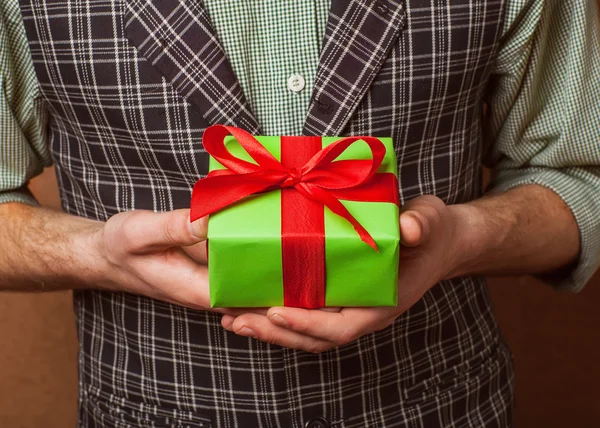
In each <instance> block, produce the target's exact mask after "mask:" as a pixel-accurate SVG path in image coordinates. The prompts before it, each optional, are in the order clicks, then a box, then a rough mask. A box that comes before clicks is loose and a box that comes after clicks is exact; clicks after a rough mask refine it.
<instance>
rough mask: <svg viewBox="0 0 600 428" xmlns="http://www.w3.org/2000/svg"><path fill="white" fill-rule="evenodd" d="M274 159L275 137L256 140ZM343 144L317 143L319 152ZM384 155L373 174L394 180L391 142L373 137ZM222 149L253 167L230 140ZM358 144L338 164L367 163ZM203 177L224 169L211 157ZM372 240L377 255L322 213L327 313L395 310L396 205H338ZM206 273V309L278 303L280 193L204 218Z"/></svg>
mask: <svg viewBox="0 0 600 428" xmlns="http://www.w3.org/2000/svg"><path fill="white" fill-rule="evenodd" d="M255 138H256V139H257V140H258V141H259V142H260V143H261V144H262V145H263V146H264V147H265V148H266V149H267V150H268V151H269V152H270V153H271V154H272V155H273V156H274V157H275V158H277V160H281V156H280V154H281V148H280V137H276V136H275V137H274V136H256V137H255ZM341 138H342V137H323V138H322V144H323V147H325V146H327V145H329V144H331V143H333V142H335V141H337V140H339V139H341ZM379 140H380V141H381V142H382V143H383V144H384V145H385V148H386V154H385V157H384V160H383V163H382V164H381V166H380V168H379V169H378V173H383V172H387V173H393V174H394V175H397V167H396V156H395V152H394V149H393V142H392V139H391V138H379ZM225 145H226V147H227V149H228V150H229V151H230V152H231V153H232V154H233V155H234V156H237V157H239V158H241V159H244V160H247V161H249V162H253V161H252V159H251V158H250V156H249V155H248V154H247V153H246V151H245V150H244V149H243V148H242V147H241V146H240V145H239V143H238V142H237V141H236V140H235V138H233V137H232V136H229V137H227V138H226V139H225ZM371 157H372V154H371V152H370V150H369V148H368V146H367V144H366V143H364V142H362V141H361V142H358V143H355V144H353V145H352V146H350V147H349V148H348V149H347V150H346V151H345V152H344V153H343V154H342V155H341V156H339V157H338V158H337V160H343V159H364V160H370V159H371ZM209 169H210V171H214V170H217V169H224V167H223V166H222V165H220V164H219V163H218V162H217V161H216V160H215V159H213V158H212V157H211V158H210V164H209ZM341 202H342V203H343V205H344V206H345V207H346V208H347V209H348V211H350V213H351V214H352V215H353V216H354V217H355V218H356V219H357V220H358V221H359V222H360V223H361V224H362V225H363V226H364V227H365V228H366V230H367V231H368V232H369V233H370V235H371V236H372V237H373V239H374V240H375V242H376V244H377V246H378V249H379V252H377V251H375V250H374V249H373V248H371V247H369V246H368V245H366V244H365V243H364V242H363V241H361V239H360V237H359V236H358V235H357V233H356V231H355V230H354V229H353V227H352V225H351V224H350V223H349V222H348V221H346V220H345V219H343V218H341V217H339V216H337V215H335V214H333V213H332V212H331V211H330V210H329V209H328V208H326V207H323V209H324V214H325V272H326V285H325V303H326V306H340V307H348V306H396V305H397V295H398V284H397V282H398V259H399V242H400V233H399V224H398V215H399V212H398V211H399V210H398V206H397V205H396V204H394V203H388V202H358V201H343V200H342V201H341ZM208 270H209V284H210V301H211V306H212V307H270V306H281V305H283V304H284V291H283V290H284V284H283V269H282V243H281V190H273V191H269V192H266V193H261V194H257V195H253V196H250V197H247V198H245V199H243V200H242V201H240V202H238V203H236V204H234V205H231V206H229V207H227V208H225V209H223V210H221V211H219V212H217V213H214V214H211V215H210V217H209V223H208Z"/></svg>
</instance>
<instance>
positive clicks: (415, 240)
mask: <svg viewBox="0 0 600 428" xmlns="http://www.w3.org/2000/svg"><path fill="white" fill-rule="evenodd" d="M457 227H458V222H457V219H456V218H455V216H454V215H453V213H452V211H451V210H450V209H449V208H448V207H447V206H446V205H444V203H443V202H442V201H441V200H440V199H439V198H436V197H433V196H422V197H420V198H416V199H414V200H413V201H411V202H409V203H408V204H406V205H405V206H404V207H403V210H402V214H401V216H400V233H401V236H402V245H403V246H404V248H402V249H401V250H400V270H399V278H398V283H399V287H398V302H399V304H398V306H397V307H387V308H383V307H378V308H343V309H341V310H339V311H331V310H328V311H325V310H308V309H299V308H287V307H274V308H271V309H269V311H268V313H267V315H266V316H264V315H260V314H244V315H241V316H238V317H237V318H235V317H233V316H230V315H225V316H224V317H223V319H222V325H223V327H225V328H226V329H228V330H231V331H234V332H235V333H237V334H240V335H242V336H252V337H256V338H257V339H260V340H263V341H265V342H269V343H272V344H277V345H280V346H284V347H286V348H294V349H303V350H306V351H309V352H323V351H325V350H328V349H331V348H333V347H336V346H339V345H344V344H346V343H349V342H352V341H354V340H356V339H358V338H359V337H361V336H363V335H365V334H367V333H371V332H373V331H377V330H381V329H384V328H385V327H387V326H389V325H390V324H391V323H392V322H394V320H395V319H396V318H397V317H398V316H400V315H401V314H402V313H403V312H405V311H406V310H407V309H409V308H410V307H411V306H412V305H414V304H415V303H416V302H417V301H418V300H419V299H421V297H422V296H423V294H425V292H426V291H427V290H429V288H431V287H432V286H433V285H434V284H436V283H437V282H439V281H440V280H442V279H444V278H445V277H446V276H447V275H448V274H449V273H450V271H451V270H452V269H453V267H454V265H455V264H456V254H457V251H456V250H457V248H456V246H455V245H456V243H457V242H458V240H457V236H456V235H457V234H458V233H459V231H458V230H457Z"/></svg>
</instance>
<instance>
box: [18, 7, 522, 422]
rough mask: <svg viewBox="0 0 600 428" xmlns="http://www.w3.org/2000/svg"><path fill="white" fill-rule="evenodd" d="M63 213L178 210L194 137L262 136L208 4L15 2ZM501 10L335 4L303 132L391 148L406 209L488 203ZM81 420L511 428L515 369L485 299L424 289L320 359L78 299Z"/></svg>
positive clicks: (153, 310) (100, 297)
mask: <svg viewBox="0 0 600 428" xmlns="http://www.w3.org/2000/svg"><path fill="white" fill-rule="evenodd" d="M21 9H22V14H23V17H24V21H25V26H26V31H27V35H28V38H29V43H30V48H31V53H32V56H33V60H34V65H35V69H36V73H37V76H38V79H39V85H40V92H41V99H40V100H39V101H40V102H41V103H43V105H44V108H47V110H48V111H49V113H50V123H49V135H50V145H51V152H52V156H53V160H54V163H55V166H56V172H57V176H58V180H59V184H60V190H61V199H62V206H63V208H64V210H65V211H66V212H68V213H71V214H74V215H78V216H83V217H88V218H92V219H96V220H102V221H104V220H106V219H108V218H109V217H110V216H112V215H114V214H116V213H119V212H122V211H126V210H132V209H145V210H154V211H169V210H173V209H177V208H184V207H189V201H190V190H191V188H192V186H193V184H194V182H195V181H196V180H197V179H198V178H199V177H200V176H202V175H203V174H206V172H207V164H208V162H207V161H208V159H207V154H206V153H205V151H204V150H203V148H202V146H201V143H200V142H201V137H202V133H203V130H204V129H205V128H206V127H207V126H209V125H211V124H215V123H221V124H230V125H235V126H238V127H241V128H245V129H246V130H248V131H250V132H252V133H255V134H260V133H261V129H260V124H259V123H257V121H256V119H255V117H254V115H253V113H252V111H251V110H250V108H249V105H248V103H247V101H246V99H245V98H244V94H243V92H242V89H241V87H240V85H239V83H238V81H237V80H236V77H235V76H234V74H233V71H232V69H231V66H230V64H229V62H228V60H227V58H226V57H225V54H224V52H223V50H222V47H221V45H220V44H219V42H218V40H217V38H216V36H215V33H214V30H213V28H212V26H211V23H210V19H209V17H208V16H207V13H206V12H205V10H204V9H203V7H202V3H201V1H200V0H154V1H151V0H127V1H123V0H94V1H90V0H87V1H85V0H73V1H67V0H22V2H21ZM503 14H504V0H478V1H469V0H404V1H402V0H378V1H376V0H333V2H332V6H331V10H330V14H329V17H328V22H327V28H326V35H325V39H324V41H323V45H322V51H321V56H320V62H319V65H318V71H317V77H316V82H315V86H314V89H313V94H312V102H311V104H310V107H309V109H308V112H307V115H306V121H305V124H304V129H303V132H304V134H306V135H340V136H343V135H374V136H392V137H393V139H394V141H395V144H396V146H395V148H396V151H397V157H398V171H399V180H400V189H401V190H400V192H401V194H400V200H401V201H402V202H403V201H407V200H409V199H411V198H414V197H416V196H418V195H423V194H433V195H437V196H439V197H440V198H442V199H443V200H444V201H445V202H447V203H449V204H453V203H460V202H465V201H469V200H471V199H473V198H476V197H477V196H479V195H480V193H481V184H480V183H481V175H480V171H481V163H482V157H483V155H484V153H485V147H482V129H481V122H482V120H481V116H482V104H483V96H484V93H485V89H486V85H487V83H488V79H489V77H490V70H491V67H492V65H493V62H494V60H495V56H496V51H497V46H498V42H499V38H500V35H501V31H502V23H503ZM74 305H75V313H76V318H77V328H78V335H79V341H80V348H79V350H80V354H79V379H80V400H79V424H80V426H85V427H96V426H102V427H104V426H111V427H112V426H117V427H130V426H177V427H184V426H185V427H187V426H193V427H226V428H229V427H265V428H267V427H294V428H300V427H304V426H307V427H314V428H318V427H325V428H326V427H336V428H342V427H344V428H358V427H409V426H410V427H413V426H419V427H421V426H426V427H438V426H439V427H441V426H478V427H480V426H486V427H505V426H508V425H509V424H510V423H511V420H512V376H513V372H512V363H511V357H510V353H509V352H508V350H507V348H506V346H505V344H504V342H503V340H502V338H501V335H500V333H499V331H498V328H497V325H496V323H495V321H494V317H493V314H492V310H491V306H490V300H489V296H488V293H487V289H486V286H485V283H484V282H483V280H482V279H480V278H460V279H456V280H452V281H444V282H442V283H440V284H437V285H436V286H434V287H433V288H432V289H431V290H430V291H429V292H428V293H427V294H426V295H425V296H424V297H423V299H422V300H421V301H420V302H419V303H417V304H416V305H415V306H414V307H412V308H411V309H410V310H409V311H408V312H406V313H405V314H403V315H402V316H401V317H400V318H399V319H398V320H397V321H396V322H395V323H394V324H393V325H392V326H390V327H388V328H386V329H385V330H383V331H380V332H377V333H373V334H369V335H367V336H365V337H363V338H361V339H360V340H358V341H356V342H354V343H351V344H348V345H346V346H343V347H340V348H338V349H335V350H332V351H329V352H326V353H323V354H321V355H312V354H309V353H305V352H298V351H293V350H288V349H282V348H279V347H277V346H271V345H269V344H266V343H262V342H258V341H256V340H253V339H248V338H244V337H239V336H236V335H234V334H232V333H229V332H227V331H225V330H224V329H223V328H222V327H221V326H220V323H219V319H220V318H219V316H218V315H215V314H213V313H210V312H203V311H195V310H189V309H185V308H182V307H177V306H173V305H170V304H167V303H163V302H159V301H155V300H152V299H150V298H146V297H140V296H135V295H131V294H126V293H113V292H103V291H79V292H75V294H74Z"/></svg>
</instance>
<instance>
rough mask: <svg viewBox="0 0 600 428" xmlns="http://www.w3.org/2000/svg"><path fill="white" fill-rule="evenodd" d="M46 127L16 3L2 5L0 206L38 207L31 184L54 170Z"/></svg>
mask: <svg viewBox="0 0 600 428" xmlns="http://www.w3.org/2000/svg"><path fill="white" fill-rule="evenodd" d="M46 124H47V113H46V110H45V109H44V108H43V103H42V102H41V99H40V98H39V88H38V81H37V78H36V75H35V71H34V68H33V61H32V59H31V53H30V51H29V45H28V42H27V37H26V34H25V27H24V24H23V19H22V17H21V12H20V9H19V4H18V0H3V1H0V203H4V202H24V203H29V204H35V203H36V201H35V199H34V198H33V196H32V195H31V193H30V192H29V191H28V190H27V183H28V182H29V180H30V179H31V178H33V177H34V176H36V175H38V174H39V173H41V171H42V170H43V168H44V167H45V166H50V164H51V161H50V156H49V151H48V145H47V138H46V137H47V135H46Z"/></svg>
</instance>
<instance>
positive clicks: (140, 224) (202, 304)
mask: <svg viewBox="0 0 600 428" xmlns="http://www.w3.org/2000/svg"><path fill="white" fill-rule="evenodd" d="M189 216H190V212H189V210H187V209H183V210H176V211H171V212H165V213H154V212H151V211H129V212H124V213H121V214H117V215H115V216H113V217H111V218H110V219H109V220H108V221H107V222H106V223H105V224H102V225H101V227H99V228H98V230H97V231H96V232H95V233H94V234H93V235H92V236H91V237H90V238H91V239H90V241H89V242H90V247H91V248H92V249H93V250H94V251H96V252H97V259H98V260H99V261H100V262H101V264H100V265H99V267H100V270H99V271H98V272H97V273H96V274H97V275H99V280H100V281H101V284H102V285H103V286H104V287H105V288H108V289H111V290H116V291H127V292H131V293H134V294H142V295H145V296H149V297H152V298H155V299H158V300H164V301H167V302H171V303H174V304H178V305H183V306H187V307H191V308H196V309H207V308H209V306H210V305H209V294H208V269H207V265H206V251H205V248H206V246H205V243H204V242H205V241H206V226H207V222H206V219H201V220H198V221H196V222H194V223H190V222H189Z"/></svg>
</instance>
